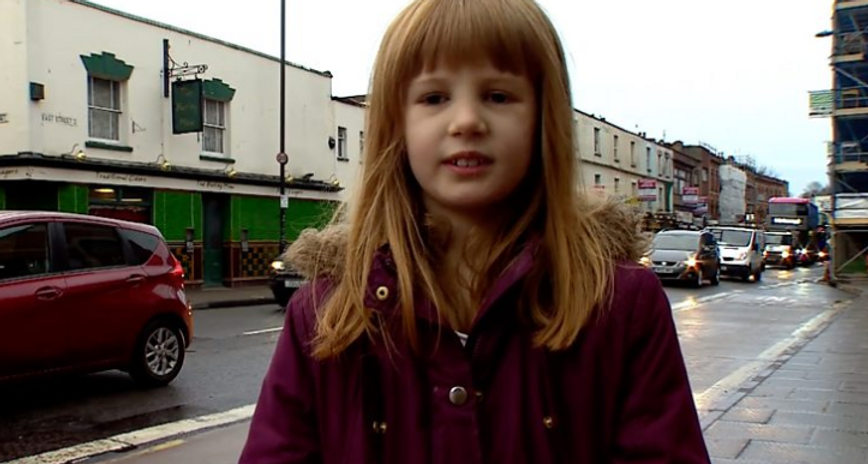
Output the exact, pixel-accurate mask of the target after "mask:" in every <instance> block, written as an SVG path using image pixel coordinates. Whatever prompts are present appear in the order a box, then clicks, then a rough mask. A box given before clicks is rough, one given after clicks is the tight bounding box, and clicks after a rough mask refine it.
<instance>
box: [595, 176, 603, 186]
mask: <svg viewBox="0 0 868 464" xmlns="http://www.w3.org/2000/svg"><path fill="white" fill-rule="evenodd" d="M594 185H603V176H601V175H600V174H594Z"/></svg>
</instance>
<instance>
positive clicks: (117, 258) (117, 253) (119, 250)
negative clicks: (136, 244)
mask: <svg viewBox="0 0 868 464" xmlns="http://www.w3.org/2000/svg"><path fill="white" fill-rule="evenodd" d="M64 228H65V229H66V247H67V252H68V253H69V268H70V269H71V270H79V269H96V268H104V267H115V266H123V265H125V264H126V263H125V260H124V252H123V247H122V246H121V241H120V238H119V237H118V234H117V232H116V231H115V229H114V227H107V226H97V225H91V224H78V223H66V224H64Z"/></svg>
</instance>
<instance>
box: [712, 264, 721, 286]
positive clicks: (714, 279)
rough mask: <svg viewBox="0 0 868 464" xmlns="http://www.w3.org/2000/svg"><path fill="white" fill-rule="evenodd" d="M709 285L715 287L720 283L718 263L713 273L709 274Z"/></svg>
mask: <svg viewBox="0 0 868 464" xmlns="http://www.w3.org/2000/svg"><path fill="white" fill-rule="evenodd" d="M711 285H714V286H715V287H716V286H718V285H720V264H718V265H717V267H715V269H714V274H712V275H711Z"/></svg>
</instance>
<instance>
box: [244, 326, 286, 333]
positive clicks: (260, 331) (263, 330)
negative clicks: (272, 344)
mask: <svg viewBox="0 0 868 464" xmlns="http://www.w3.org/2000/svg"><path fill="white" fill-rule="evenodd" d="M281 330H283V327H272V328H270V329H262V330H251V331H250V332H244V334H243V335H262V334H267V333H272V332H280V331H281Z"/></svg>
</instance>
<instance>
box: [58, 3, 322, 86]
mask: <svg viewBox="0 0 868 464" xmlns="http://www.w3.org/2000/svg"><path fill="white" fill-rule="evenodd" d="M68 1H69V3H73V4H77V5H81V6H84V7H88V8H93V9H94V10H99V11H102V12H103V13H109V14H113V15H115V16H120V17H122V18H126V19H129V20H132V21H136V22H140V23H143V24H147V25H149V26H154V27H159V28H160V29H166V30H168V31H172V32H177V33H179V34H184V35H188V36H191V37H195V38H197V39H200V40H204V41H207V42H211V43H215V44H217V45H222V46H224V47H228V48H232V49H235V50H238V51H240V52H244V53H249V54H251V55H256V56H258V57H260V58H265V59H267V60H271V61H274V62H276V63H280V58H278V57H275V56H271V55H269V54H267V53H263V52H260V51H256V50H254V49H252V48H247V47H243V46H241V45H237V44H233V43H230V42H226V41H224V40H220V39H217V38H214V37H210V36H207V35H204V34H200V33H198V32H193V31H190V30H187V29H182V28H180V27H177V26H172V25H170V24H165V23H161V22H159V21H154V20H153V19H148V18H145V17H142V16H136V15H134V14H130V13H127V12H125V11H121V10H116V9H114V8H109V7H107V6H104V5H100V4H97V3H93V2H90V1H88V0H68ZM284 64H285V65H289V66H291V67H293V68H296V69H300V70H302V71H307V72H310V73H313V74H318V75H320V76H323V77H328V78H332V77H333V75H332V73H331V72H330V71H319V70H316V69H313V68H308V67H306V66H302V65H300V64H296V63H293V62H291V61H284Z"/></svg>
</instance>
